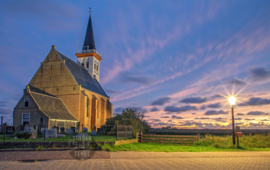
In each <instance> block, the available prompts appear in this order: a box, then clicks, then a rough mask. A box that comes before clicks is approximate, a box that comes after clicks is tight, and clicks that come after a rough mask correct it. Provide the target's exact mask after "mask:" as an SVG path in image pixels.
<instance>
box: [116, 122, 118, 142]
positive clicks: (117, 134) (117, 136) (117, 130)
mask: <svg viewBox="0 0 270 170" xmlns="http://www.w3.org/2000/svg"><path fill="white" fill-rule="evenodd" d="M116 140H118V125H116Z"/></svg>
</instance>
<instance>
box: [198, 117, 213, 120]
mask: <svg viewBox="0 0 270 170" xmlns="http://www.w3.org/2000/svg"><path fill="white" fill-rule="evenodd" d="M195 119H202V120H203V119H210V118H209V117H200V118H198V117H196V118H195Z"/></svg>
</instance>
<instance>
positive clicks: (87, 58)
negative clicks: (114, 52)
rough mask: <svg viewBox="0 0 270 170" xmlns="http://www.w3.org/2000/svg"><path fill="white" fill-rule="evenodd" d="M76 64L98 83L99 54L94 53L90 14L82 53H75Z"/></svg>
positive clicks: (94, 46)
mask: <svg viewBox="0 0 270 170" xmlns="http://www.w3.org/2000/svg"><path fill="white" fill-rule="evenodd" d="M75 55H76V56H77V62H78V63H79V64H80V65H81V66H82V67H84V68H85V69H86V70H87V71H88V72H89V74H90V75H91V76H92V78H94V79H96V80H97V81H98V82H99V75H100V61H101V60H102V58H101V54H99V53H98V52H97V51H96V45H95V40H94V32H93V26H92V19H91V13H90V16H89V21H88V26H87V30H86V35H85V39H84V44H83V48H82V51H76V54H75Z"/></svg>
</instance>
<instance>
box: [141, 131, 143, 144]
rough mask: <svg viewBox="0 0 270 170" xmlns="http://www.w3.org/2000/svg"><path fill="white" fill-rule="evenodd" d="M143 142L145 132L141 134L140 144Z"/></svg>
mask: <svg viewBox="0 0 270 170" xmlns="http://www.w3.org/2000/svg"><path fill="white" fill-rule="evenodd" d="M142 142H143V132H142V131H141V134H140V143H142Z"/></svg>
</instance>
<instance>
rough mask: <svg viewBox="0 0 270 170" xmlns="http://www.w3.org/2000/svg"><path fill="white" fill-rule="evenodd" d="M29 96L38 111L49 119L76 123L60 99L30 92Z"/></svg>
mask: <svg viewBox="0 0 270 170" xmlns="http://www.w3.org/2000/svg"><path fill="white" fill-rule="evenodd" d="M30 95H31V96H32V97H33V99H34V101H35V102H36V104H37V105H38V107H39V108H40V110H41V111H42V112H43V113H44V114H45V115H47V116H48V117H50V119H59V120H70V121H78V120H77V119H76V118H75V117H74V116H73V115H72V114H71V113H70V112H69V110H68V108H67V107H66V105H65V104H64V102H63V101H62V99H61V98H58V97H52V96H49V95H45V94H40V93H36V92H31V91H30Z"/></svg>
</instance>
